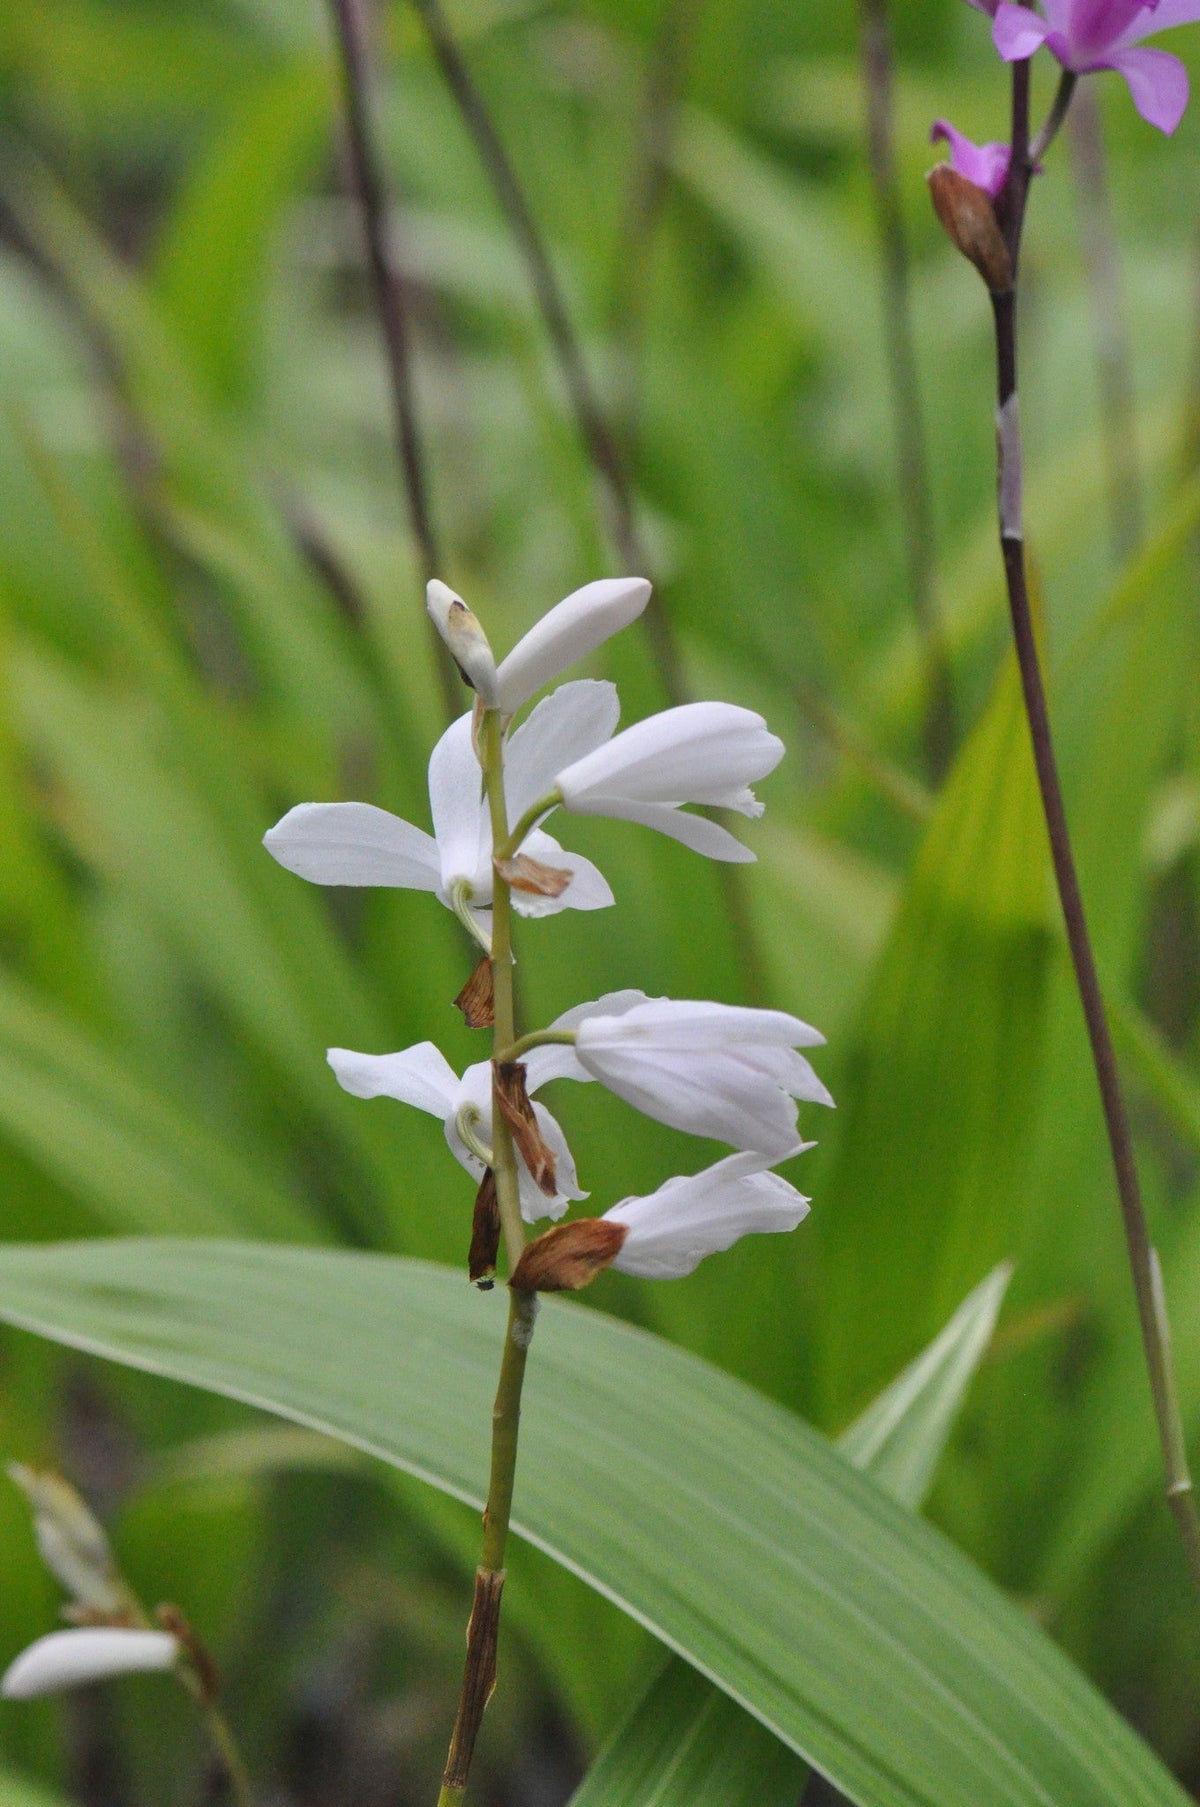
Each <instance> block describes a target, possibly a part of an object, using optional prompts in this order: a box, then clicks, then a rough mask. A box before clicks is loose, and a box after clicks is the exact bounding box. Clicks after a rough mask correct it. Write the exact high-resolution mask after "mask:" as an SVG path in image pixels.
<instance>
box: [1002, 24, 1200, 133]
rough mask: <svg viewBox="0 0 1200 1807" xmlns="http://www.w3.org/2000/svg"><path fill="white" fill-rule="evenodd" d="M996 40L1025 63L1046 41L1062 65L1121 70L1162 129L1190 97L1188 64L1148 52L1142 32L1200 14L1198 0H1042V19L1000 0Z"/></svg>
mask: <svg viewBox="0 0 1200 1807" xmlns="http://www.w3.org/2000/svg"><path fill="white" fill-rule="evenodd" d="M986 10H990V11H994V14H995V17H994V21H993V25H992V38H993V41H994V43H995V46H996V49H997V50H998V51H999V52H1000V55H1001V56H1002V57H1003V58H1004V60H1005V62H1006V63H1015V62H1023V61H1024V60H1025V58H1026V57H1031V56H1032V55H1033V53H1034V51H1035V50H1037V49H1038V47H1039V46H1040V45H1042V44H1044V45H1045V46H1046V48H1047V50H1049V51H1050V52H1051V53H1052V54H1053V55H1054V56H1055V57H1057V58H1058V61H1059V62H1060V63H1061V64H1062V66H1063V68H1064V69H1068V70H1070V71H1071V73H1072V74H1074V75H1090V74H1092V73H1093V72H1094V71H1096V70H1099V69H1116V70H1118V71H1119V73H1120V74H1121V75H1123V76H1124V77H1125V80H1126V82H1127V83H1128V84H1129V92H1130V93H1131V94H1132V96H1133V104H1134V106H1135V107H1136V108H1137V110H1138V112H1139V113H1140V114H1141V116H1142V118H1143V119H1145V120H1147V121H1148V123H1149V124H1150V125H1153V126H1157V127H1158V129H1159V131H1160V132H1173V131H1174V130H1175V127H1176V126H1177V125H1178V124H1179V121H1180V120H1181V119H1182V118H1183V112H1184V108H1185V107H1186V106H1187V102H1188V75H1187V70H1186V69H1185V68H1184V66H1183V64H1182V63H1181V62H1180V61H1179V58H1178V57H1174V56H1171V55H1169V53H1168V52H1167V51H1165V50H1143V49H1141V48H1140V45H1141V42H1142V39H1143V38H1148V37H1149V36H1150V34H1151V33H1152V32H1159V31H1167V30H1168V29H1170V27H1172V26H1175V25H1194V24H1195V23H1196V22H1197V20H1200V0H1149V4H1147V3H1146V0H1043V10H1044V14H1045V17H1044V18H1039V17H1038V15H1037V13H1035V12H1033V11H1032V10H1031V9H1030V8H1029V7H1026V6H1014V5H1012V4H1010V0H1001V3H1000V4H999V5H998V6H996V7H995V8H988V9H986Z"/></svg>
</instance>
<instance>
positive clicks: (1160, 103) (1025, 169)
mask: <svg viewBox="0 0 1200 1807" xmlns="http://www.w3.org/2000/svg"><path fill="white" fill-rule="evenodd" d="M971 4H972V5H974V6H976V7H977V9H978V10H979V11H981V12H986V13H989V14H991V15H992V17H993V36H994V41H995V44H996V48H997V50H998V51H999V53H1000V55H1001V56H1002V57H1003V58H1004V60H1005V61H1007V62H1009V63H1011V65H1012V115H1011V118H1012V124H1011V133H1010V139H1009V144H1008V158H1007V168H1006V169H1005V173H1004V177H1003V181H1002V182H996V181H994V180H993V181H987V180H986V178H987V176H988V174H989V173H990V174H991V175H992V177H993V178H995V177H997V176H998V174H999V168H1000V160H999V158H997V157H992V158H991V159H990V160H989V162H988V166H987V168H986V169H985V166H984V164H983V163H982V162H979V163H978V164H977V165H976V167H975V169H974V171H973V176H972V179H971V180H970V182H969V183H968V186H974V189H975V193H976V195H978V197H979V199H980V201H981V202H982V203H983V204H984V205H985V206H986V207H987V209H988V211H989V215H990V218H991V221H992V225H993V227H994V229H995V231H996V233H997V235H998V236H999V238H1000V239H1001V240H1002V243H1003V249H1004V252H1005V261H1006V267H1007V272H1008V279H1007V281H1005V282H995V281H989V282H988V287H989V290H990V293H991V302H992V311H993V318H994V323H995V343H996V373H997V410H996V443H997V460H998V467H999V468H998V483H997V493H998V498H999V536H1000V552H1001V558H1002V562H1003V566H1004V576H1005V584H1006V588H1007V593H1008V603H1009V614H1010V617H1011V622H1012V630H1013V639H1014V643H1015V647H1016V654H1017V663H1018V666H1019V669H1020V674H1021V687H1022V694H1023V697H1024V703H1025V712H1026V716H1027V718H1028V722H1029V730H1030V739H1031V742H1032V746H1033V755H1034V764H1035V767H1036V770H1037V778H1038V786H1039V789H1040V792H1041V798H1042V806H1043V812H1044V815H1045V820H1046V827H1047V831H1048V834H1049V840H1050V849H1051V857H1052V860H1053V865H1054V874H1055V881H1056V884H1057V887H1058V895H1059V901H1060V904H1061V907H1062V912H1063V920H1064V924H1065V927H1066V932H1067V942H1068V945H1069V948H1070V953H1071V961H1072V966H1073V968H1074V972H1075V980H1076V984H1077V987H1078V990H1079V995H1080V999H1081V1002H1082V1005H1083V1012H1084V1018H1085V1021H1086V1025H1087V1032H1088V1039H1089V1042H1090V1046H1091V1053H1092V1062H1093V1065H1094V1067H1095V1071H1096V1079H1097V1084H1098V1087H1099V1091H1100V1098H1101V1103H1102V1106H1103V1111H1104V1120H1105V1128H1106V1131H1107V1136H1108V1143H1109V1149H1110V1153H1111V1156H1112V1162H1113V1170H1114V1175H1115V1178H1116V1186H1117V1195H1118V1200H1119V1203H1120V1209H1121V1218H1122V1223H1123V1227H1124V1233H1125V1242H1126V1249H1127V1253H1128V1258H1129V1264H1130V1270H1131V1274H1132V1279H1133V1287H1134V1294H1135V1298H1136V1301H1137V1309H1138V1317H1139V1322H1140V1327H1141V1334H1142V1344H1143V1349H1144V1352H1145V1359H1146V1366H1147V1370H1148V1373H1149V1379H1150V1390H1151V1395H1152V1398H1153V1403H1154V1413H1155V1420H1156V1424H1157V1429H1158V1437H1159V1444H1160V1448H1161V1452H1162V1458H1163V1466H1164V1471H1165V1476H1166V1496H1167V1501H1168V1504H1169V1506H1170V1508H1171V1511H1172V1513H1173V1514H1174V1517H1175V1520H1176V1524H1177V1527H1178V1530H1179V1534H1180V1538H1181V1540H1182V1543H1183V1546H1184V1551H1185V1554H1186V1556H1187V1560H1188V1565H1189V1568H1190V1570H1191V1574H1192V1578H1193V1581H1194V1582H1195V1584H1196V1586H1197V1587H1198V1588H1200V1511H1198V1510H1197V1505H1196V1500H1195V1495H1194V1491H1193V1486H1192V1480H1191V1476H1190V1474H1189V1472H1188V1467H1187V1457H1186V1450H1185V1443H1184V1437H1183V1428H1182V1423H1181V1420H1180V1415H1179V1405H1178V1389H1177V1385H1176V1380H1175V1371H1174V1363H1173V1358H1172V1354H1171V1337H1170V1329H1169V1324H1168V1320H1167V1311H1166V1303H1165V1299H1164V1296H1163V1289H1162V1277H1161V1272H1160V1270H1159V1267H1158V1259H1157V1254H1156V1251H1155V1250H1154V1248H1153V1246H1152V1244H1151V1242H1150V1235H1149V1229H1148V1226H1147V1222H1146V1213H1145V1207H1144V1204H1143V1202H1142V1195H1141V1186H1140V1183H1139V1180H1138V1173H1137V1163H1136V1160H1135V1156H1134V1150H1133V1136H1132V1132H1131V1129H1130V1123H1129V1112H1128V1109H1127V1106H1126V1102H1125V1095H1124V1090H1123V1087H1122V1083H1121V1077H1120V1071H1119V1068H1118V1066H1117V1058H1116V1052H1115V1049H1114V1046H1113V1040H1112V1034H1111V1031H1110V1029H1109V1025H1108V1018H1107V1015H1106V1012H1105V1007H1104V999H1103V995H1102V992H1101V987H1100V979H1099V974H1098V972H1097V968H1096V960H1095V955H1094V952H1093V949H1092V941H1091V936H1090V933H1089V931H1088V925H1087V917H1086V914H1085V911H1084V905H1083V895H1082V891H1081V889H1080V884H1079V877H1078V873H1077V870H1076V865H1075V856H1074V852H1073V849H1072V845H1071V835H1070V829H1069V826H1068V821H1067V813H1066V805H1065V802H1064V799H1063V792H1062V785H1061V782H1060V779H1059V774H1058V761H1057V757H1056V754H1055V750H1054V741H1053V737H1052V734H1051V729H1050V715H1049V709H1048V706H1047V700H1046V688H1045V683H1044V681H1043V677H1042V669H1041V660H1040V655H1039V652H1038V645H1037V637H1036V634H1035V632H1034V625H1033V616H1032V611H1031V608H1030V602H1029V585H1028V577H1027V573H1026V566H1025V528H1024V519H1023V509H1022V486H1023V457H1022V448H1021V425H1020V409H1019V402H1018V389H1017V318H1018V316H1017V299H1018V282H1019V271H1020V254H1021V241H1022V236H1023V233H1024V227H1025V213H1026V205H1027V202H1028V198H1029V190H1030V184H1031V182H1032V179H1033V177H1034V175H1035V174H1036V173H1037V171H1038V169H1039V167H1040V161H1041V158H1042V157H1043V156H1044V155H1045V153H1046V151H1047V150H1048V149H1049V147H1050V145H1051V143H1052V142H1053V140H1054V138H1055V136H1056V134H1057V132H1058V129H1059V127H1060V126H1061V124H1062V122H1063V120H1064V118H1065V116H1066V113H1067V109H1068V108H1069V106H1070V102H1071V97H1072V94H1073V92H1074V89H1075V85H1076V82H1077V80H1078V79H1079V78H1080V77H1081V76H1085V75H1088V74H1090V73H1093V72H1095V71H1097V70H1103V69H1116V70H1119V72H1120V73H1121V74H1123V75H1124V76H1125V79H1126V81H1127V82H1128V83H1129V87H1130V90H1131V92H1132V95H1133V99H1134V104H1135V105H1136V107H1137V109H1138V111H1139V112H1140V113H1141V114H1142V116H1143V118H1145V119H1147V120H1148V121H1149V122H1150V123H1151V124H1152V125H1156V126H1158V127H1159V128H1160V129H1161V130H1162V131H1164V132H1170V131H1173V130H1174V128H1175V126H1176V125H1177V124H1178V122H1179V118H1180V117H1181V115H1182V113H1183V109H1184V106H1185V105H1186V101H1187V76H1186V72H1185V71H1184V70H1183V66H1182V64H1180V63H1178V62H1177V60H1176V59H1175V58H1174V57H1172V56H1169V55H1168V54H1167V53H1166V52H1163V51H1156V50H1143V49H1141V48H1137V46H1138V45H1139V44H1140V40H1141V39H1142V38H1143V37H1145V36H1146V35H1147V34H1148V33H1149V32H1151V31H1157V30H1161V29H1164V28H1165V27H1167V26H1171V25H1180V24H1185V23H1188V22H1190V21H1195V20H1200V0H1148V3H1146V0H1043V8H1044V15H1045V16H1044V17H1042V16H1040V15H1039V14H1038V13H1037V12H1036V11H1035V10H1034V9H1033V8H1032V7H1028V6H1014V5H1009V4H1007V0H971ZM1042 45H1045V46H1046V47H1047V48H1048V49H1049V50H1050V52H1051V53H1052V55H1054V56H1055V57H1056V58H1057V60H1058V62H1059V63H1060V64H1061V66H1062V74H1061V76H1060V79H1059V84H1058V90H1057V93H1056V95H1055V99H1054V102H1053V104H1052V106H1051V109H1050V112H1049V114H1048V116H1047V118H1046V120H1045V122H1044V124H1043V125H1042V127H1041V129H1040V131H1038V132H1037V133H1036V135H1031V132H1030V120H1029V101H1030V71H1029V59H1030V58H1031V57H1032V56H1033V54H1034V53H1035V51H1036V50H1037V49H1038V48H1040V47H1041V46H1042ZM939 128H941V129H940V130H939ZM934 130H935V133H937V134H938V135H939V136H945V137H947V138H948V139H949V141H950V143H951V147H952V152H953V154H954V157H955V162H956V164H957V165H958V167H959V168H960V170H961V167H962V159H963V155H964V151H963V145H964V143H965V141H963V140H961V138H960V136H959V135H958V134H956V133H954V132H953V130H952V128H946V127H945V126H944V122H939V126H935V128H934ZM995 150H996V147H995V146H990V147H984V152H987V151H990V152H993V153H994V152H995ZM967 151H968V153H970V154H973V155H976V156H978V157H982V156H983V152H978V151H977V147H973V146H967ZM934 197H935V204H937V190H936V188H935V189H934ZM993 201H994V207H993V205H992V203H993ZM938 210H939V213H942V209H941V207H940V206H939V209H938ZM943 222H944V223H946V224H947V226H948V229H949V230H950V234H951V237H953V238H955V240H956V242H959V243H960V248H961V249H964V250H965V251H967V255H971V252H970V250H969V249H968V247H967V246H966V245H964V244H962V242H961V240H960V239H959V237H958V234H957V232H956V230H955V227H956V223H957V222H956V221H955V220H954V219H950V220H947V219H946V217H945V215H944V214H943ZM972 261H974V262H976V264H977V267H980V268H981V270H983V273H984V275H985V279H986V276H987V269H986V268H985V266H984V265H983V264H981V263H980V260H979V259H978V258H974V257H973V258H972Z"/></svg>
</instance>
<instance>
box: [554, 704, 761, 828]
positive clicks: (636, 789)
mask: <svg viewBox="0 0 1200 1807" xmlns="http://www.w3.org/2000/svg"><path fill="white" fill-rule="evenodd" d="M783 753H784V745H783V742H782V741H781V740H780V739H779V738H778V736H777V735H775V734H772V733H770V732H769V731H768V729H767V724H766V723H765V722H764V720H763V718H762V716H761V715H755V713H754V712H753V710H751V709H739V708H738V707H737V706H736V705H735V704H733V703H684V704H683V705H682V706H681V707H680V708H678V709H665V710H663V712H662V713H661V714H660V715H651V716H649V717H648V718H647V720H645V721H643V722H636V723H635V724H634V726H633V727H632V728H626V729H625V731H624V732H623V733H621V734H618V735H617V736H616V738H615V739H611V740H608V741H607V742H605V743H603V744H601V745H599V746H597V747H595V748H593V749H592V751H590V752H588V753H585V754H583V755H582V756H581V757H580V758H578V759H577V760H576V761H575V762H574V764H572V765H569V766H567V767H565V768H564V769H563V770H562V771H560V772H559V773H558V774H557V776H556V778H555V781H554V788H555V790H556V791H557V793H558V796H559V798H560V799H561V801H562V804H563V807H564V808H565V809H567V810H570V811H571V812H572V813H573V814H575V815H595V816H616V817H619V818H620V819H621V820H623V821H626V822H640V823H641V824H642V825H643V826H644V827H646V828H657V829H658V830H659V832H660V833H661V834H666V835H671V836H672V837H673V838H674V839H675V840H677V841H682V842H683V843H684V844H685V846H688V847H691V848H692V849H693V850H694V851H695V852H696V853H703V854H707V856H708V857H709V859H714V860H739V861H746V860H753V859H754V857H755V856H754V854H753V853H751V851H750V849H749V848H748V847H744V846H743V845H742V843H741V842H740V841H739V840H738V839H737V838H736V837H735V836H734V835H731V834H730V833H729V832H728V830H726V829H724V828H722V827H720V826H719V824H718V823H716V822H710V821H708V820H707V819H706V818H705V817H703V816H692V815H688V814H687V813H686V812H685V811H684V809H683V807H682V805H683V804H685V803H706V804H712V805H715V806H716V807H718V808H721V809H733V810H737V811H739V812H740V814H742V815H744V816H761V814H762V811H763V806H762V804H761V803H760V802H759V801H758V799H757V798H756V797H755V795H754V793H753V791H752V790H750V788H749V787H750V785H751V784H753V783H754V782H755V781H756V780H757V779H759V778H765V777H766V775H767V773H768V772H773V771H774V769H775V767H776V766H777V765H778V764H779V761H780V760H781V759H782V758H783Z"/></svg>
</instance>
